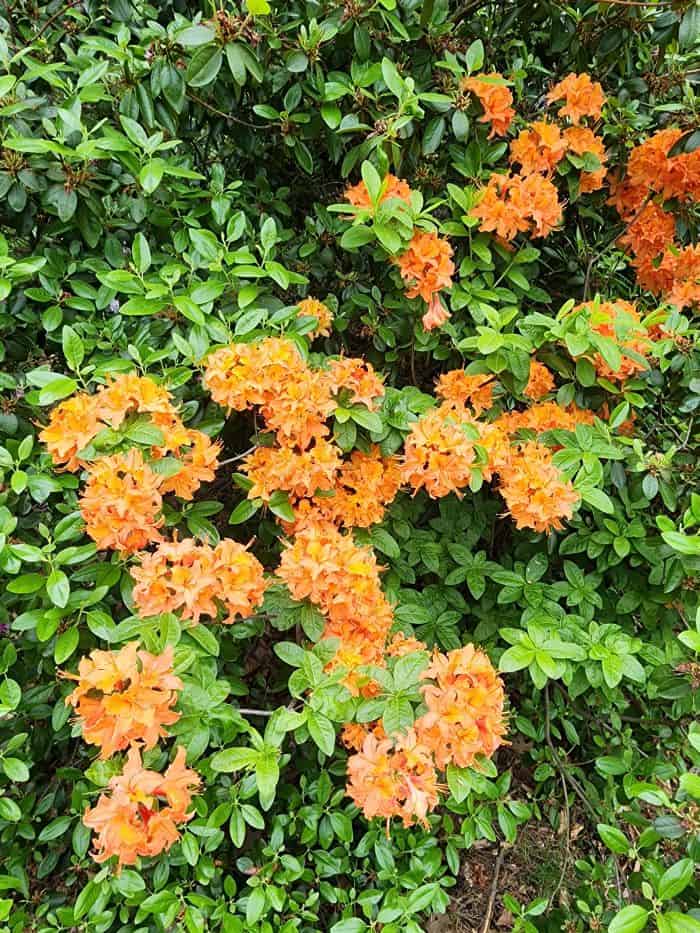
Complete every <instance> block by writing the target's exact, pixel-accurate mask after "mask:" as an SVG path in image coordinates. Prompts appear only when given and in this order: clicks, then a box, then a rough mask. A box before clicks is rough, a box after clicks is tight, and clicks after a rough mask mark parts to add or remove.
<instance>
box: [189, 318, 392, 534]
mask: <svg viewBox="0 0 700 933" xmlns="http://www.w3.org/2000/svg"><path fill="white" fill-rule="evenodd" d="M204 383H205V385H206V387H207V388H208V389H209V391H210V392H211V395H212V398H213V399H214V400H215V401H216V402H218V403H219V404H220V405H223V406H224V407H226V408H228V409H233V410H235V411H244V410H246V409H253V408H255V409H256V410H258V411H259V413H260V415H261V417H262V419H263V421H264V423H265V426H266V428H268V429H269V430H270V431H271V432H273V433H274V435H275V441H276V442H275V444H274V445H273V446H258V447H256V448H255V450H254V451H253V452H252V453H251V454H249V455H248V456H247V457H245V458H244V459H243V461H242V471H243V472H244V473H246V474H247V476H248V478H249V480H250V482H251V485H250V488H249V490H248V498H250V499H262V500H263V502H269V501H270V500H271V499H272V496H273V495H274V494H275V493H276V492H279V491H280V490H281V491H284V492H286V493H287V496H288V498H289V501H290V503H291V504H292V507H293V509H294V513H295V516H296V519H295V522H294V523H293V524H292V526H291V527H301V526H302V525H304V524H306V523H307V522H309V521H311V522H313V521H314V520H315V519H317V518H319V517H320V518H323V520H324V521H329V522H332V523H335V524H337V525H344V526H345V527H348V528H349V527H367V526H368V525H371V524H373V523H374V522H377V521H381V519H382V517H383V515H384V509H385V507H386V505H387V504H388V503H389V502H391V501H392V499H393V498H394V496H395V495H396V492H397V490H398V487H399V483H400V475H399V470H398V465H397V462H396V460H395V459H394V458H391V457H383V456H382V455H381V453H380V451H379V448H378V447H373V448H372V449H371V450H370V451H369V452H368V453H362V452H360V451H355V452H354V453H353V454H352V457H351V459H350V460H343V457H342V452H341V450H340V448H339V447H338V446H337V445H336V444H334V443H333V442H332V441H331V440H329V439H328V436H329V434H330V428H329V427H328V424H327V419H328V418H329V416H330V415H331V414H332V413H333V412H335V410H336V409H337V408H338V406H339V405H340V404H341V403H342V404H343V405H346V406H352V405H363V406H364V407H365V408H367V409H369V410H370V411H373V410H374V409H375V408H376V407H377V404H378V402H379V401H380V399H381V397H382V396H383V395H384V387H383V385H382V381H381V379H380V378H379V377H378V376H377V374H376V373H375V372H374V370H373V368H372V366H371V364H369V363H365V362H364V361H363V360H359V359H350V358H347V357H344V358H341V359H336V360H330V361H329V363H328V368H327V369H325V370H313V369H311V368H310V367H309V366H308V365H307V363H306V361H305V360H304V359H303V357H302V355H301V353H300V352H299V350H298V348H297V346H296V344H294V343H293V342H292V341H290V340H285V339H282V338H277V337H267V338H264V339H263V340H260V341H258V342H257V343H250V344H241V343H239V344H232V345H231V346H228V347H224V348H223V349H221V350H216V351H215V352H214V353H212V354H210V355H209V357H208V358H207V361H206V369H205V373H204Z"/></svg>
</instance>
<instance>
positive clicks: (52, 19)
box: [34, 0, 82, 42]
mask: <svg viewBox="0 0 700 933" xmlns="http://www.w3.org/2000/svg"><path fill="white" fill-rule="evenodd" d="M79 3H82V0H71V2H70V3H67V4H66V5H65V6H64V7H61V9H60V10H59V11H58V13H54V15H53V16H50V17H49V18H48V19H47V20H46V22H45V23H44V25H43V26H42V27H41V29H40V30H39V32H38V33H37V34H36V35H35V36H34V41H35V42H36V40H37V39H40V38H41V36H43V35H44V33H45V32H46V30H47V29H48V28H49V26H51V25H52V24H53V23H55V22H56V20H57V19H59V18H60V17H61V16H63V14H64V13H67V12H68V10H70V9H71V7H74V6H77V5H78V4H79Z"/></svg>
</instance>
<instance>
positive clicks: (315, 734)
mask: <svg viewBox="0 0 700 933" xmlns="http://www.w3.org/2000/svg"><path fill="white" fill-rule="evenodd" d="M306 724H307V726H308V729H309V735H310V736H311V738H312V739H313V740H314V742H315V743H316V744H317V745H318V747H319V748H320V749H321V751H322V752H323V753H324V754H326V755H328V756H329V757H330V756H331V755H332V754H333V751H334V749H335V729H334V727H333V723H332V722H331V721H330V719H328V717H327V716H324V715H323V713H319V712H317V711H315V710H312V709H309V711H308V713H307V716H306Z"/></svg>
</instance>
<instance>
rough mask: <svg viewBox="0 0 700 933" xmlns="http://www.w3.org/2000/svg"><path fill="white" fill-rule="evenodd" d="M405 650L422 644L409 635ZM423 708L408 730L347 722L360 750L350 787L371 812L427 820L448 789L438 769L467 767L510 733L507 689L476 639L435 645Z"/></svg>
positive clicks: (350, 740)
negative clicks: (390, 732)
mask: <svg viewBox="0 0 700 933" xmlns="http://www.w3.org/2000/svg"><path fill="white" fill-rule="evenodd" d="M411 642H414V643H415V644H410V645H409V646H408V650H416V649H423V650H425V645H422V644H421V643H420V642H416V641H415V639H411ZM422 680H423V681H424V683H423V686H422V687H421V693H422V695H423V702H424V705H425V712H423V713H422V714H421V715H420V716H419V717H418V718H417V719H416V720H415V722H414V723H413V725H412V727H411V728H410V729H408V730H407V731H406V732H405V733H403V734H398V735H394V736H387V735H386V734H385V733H384V730H383V729H382V728H381V724H374V725H371V726H369V727H363V726H361V725H359V724H357V723H353V724H350V725H349V726H346V728H345V730H344V733H343V738H344V741H345V742H346V744H347V745H348V746H349V747H351V748H354V749H355V753H354V754H352V755H350V757H349V759H348V766H347V770H348V786H347V793H348V795H349V796H350V797H351V798H352V800H353V802H354V803H355V804H356V805H357V806H358V807H359V808H360V809H361V810H362V811H363V813H364V814H365V816H366V817H367V818H368V819H371V818H373V817H380V818H382V819H384V820H386V822H387V831H388V825H389V822H390V820H391V819H392V818H393V817H399V818H400V819H401V820H402V821H403V823H404V825H405V826H410V825H412V824H413V823H415V822H419V823H422V824H424V825H426V826H427V825H428V821H427V815H428V813H429V812H430V811H431V810H433V809H434V808H435V807H436V806H437V804H438V801H439V792H440V791H441V790H442V789H443V788H442V785H441V784H440V783H439V780H438V772H439V771H444V770H445V768H447V767H448V766H449V765H456V766H457V767H460V768H468V767H470V766H471V765H473V764H474V763H475V761H476V759H477V756H480V755H483V756H486V757H491V756H492V755H493V753H494V752H495V751H496V749H497V748H498V747H499V746H500V745H501V744H502V743H503V741H504V735H505V731H506V729H505V717H504V709H503V707H504V690H503V682H502V681H501V678H500V677H498V675H497V674H496V672H495V670H494V669H493V666H492V665H491V662H490V661H489V659H488V657H487V656H486V655H485V654H484V653H483V652H482V651H479V650H478V649H476V648H475V647H474V646H473V645H466V646H465V647H463V648H458V649H456V650H454V651H449V652H448V653H447V654H441V653H440V652H439V651H436V652H435V653H434V655H433V657H432V659H431V661H430V662H429V663H428V664H427V666H426V669H425V670H424V671H423V674H422Z"/></svg>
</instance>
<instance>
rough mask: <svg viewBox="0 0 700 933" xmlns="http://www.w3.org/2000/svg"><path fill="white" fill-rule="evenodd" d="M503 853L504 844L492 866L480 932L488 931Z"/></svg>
mask: <svg viewBox="0 0 700 933" xmlns="http://www.w3.org/2000/svg"><path fill="white" fill-rule="evenodd" d="M505 854H506V846H501V848H500V849H499V850H498V857H497V858H496V864H495V865H494V867H493V881H492V882H491V890H490V892H489V902H488V904H487V905H486V916H485V917H484V924H483V926H482V927H481V933H489V929H490V927H491V917H492V916H493V908H494V904H495V903H496V894H497V893H498V876H499V875H500V873H501V865H502V864H503V859H504V857H505Z"/></svg>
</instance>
